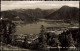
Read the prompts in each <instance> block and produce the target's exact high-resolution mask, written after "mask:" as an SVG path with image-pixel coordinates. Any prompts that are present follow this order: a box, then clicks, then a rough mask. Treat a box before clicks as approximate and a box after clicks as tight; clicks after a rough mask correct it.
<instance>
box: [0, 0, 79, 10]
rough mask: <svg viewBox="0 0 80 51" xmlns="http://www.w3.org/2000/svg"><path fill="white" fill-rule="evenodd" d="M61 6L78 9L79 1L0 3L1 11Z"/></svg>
mask: <svg viewBox="0 0 80 51" xmlns="http://www.w3.org/2000/svg"><path fill="white" fill-rule="evenodd" d="M63 5H68V6H71V7H78V8H79V1H1V11H3V10H12V9H20V8H22V9H29V8H31V9H35V8H41V9H51V8H60V7H62V6H63Z"/></svg>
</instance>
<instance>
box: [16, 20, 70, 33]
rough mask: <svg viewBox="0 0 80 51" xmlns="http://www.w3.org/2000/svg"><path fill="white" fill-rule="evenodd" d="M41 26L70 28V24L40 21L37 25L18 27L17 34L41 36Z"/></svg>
mask: <svg viewBox="0 0 80 51" xmlns="http://www.w3.org/2000/svg"><path fill="white" fill-rule="evenodd" d="M41 25H44V27H45V28H46V27H64V26H69V24H65V23H56V22H52V21H48V22H46V21H39V22H37V23H32V24H26V25H18V26H16V32H15V34H39V33H40V28H41Z"/></svg>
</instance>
